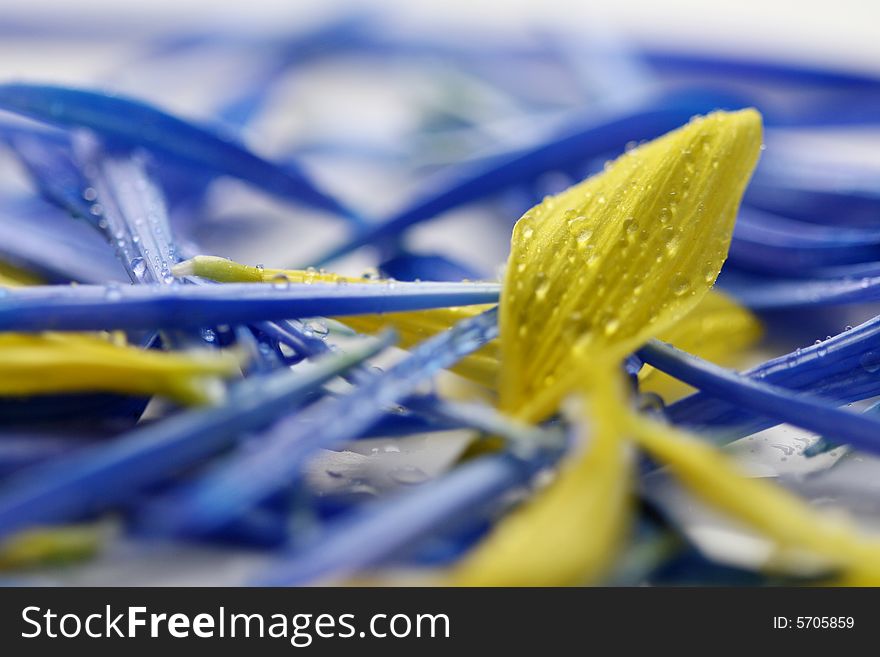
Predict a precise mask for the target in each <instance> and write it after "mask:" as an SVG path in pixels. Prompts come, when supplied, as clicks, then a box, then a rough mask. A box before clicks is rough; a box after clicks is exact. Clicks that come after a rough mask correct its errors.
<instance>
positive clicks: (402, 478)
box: [388, 465, 428, 486]
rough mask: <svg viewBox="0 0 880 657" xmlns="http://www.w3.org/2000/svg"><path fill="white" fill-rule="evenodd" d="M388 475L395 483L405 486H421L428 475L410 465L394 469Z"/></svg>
mask: <svg viewBox="0 0 880 657" xmlns="http://www.w3.org/2000/svg"><path fill="white" fill-rule="evenodd" d="M388 474H389V476H390V477H391V478H392V479H393V480H394V481H396V482H397V483H399V484H404V485H407V486H413V485H415V484H421V483H423V482H424V481H426V480H427V479H428V475H426V474H425V472H424V470H422V469H421V468H417V467H415V466H412V465H407V466H404V467H402V468H396V469H394V470H392V471H391V472H390V473H388Z"/></svg>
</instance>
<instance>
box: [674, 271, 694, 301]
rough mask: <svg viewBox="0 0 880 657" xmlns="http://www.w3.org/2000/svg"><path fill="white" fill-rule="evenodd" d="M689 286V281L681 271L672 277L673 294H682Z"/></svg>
mask: <svg viewBox="0 0 880 657" xmlns="http://www.w3.org/2000/svg"><path fill="white" fill-rule="evenodd" d="M690 287H691V285H690V282H689V281H688V279H687V277H686V276H685V275H684V274H682V273H681V272H679V273H678V274H676V275H675V276H673V277H672V293H673V294H674V295H675V296H677V297H680V296H682V295H683V294H685V293H686V292H687V291H688V290H689V289H690Z"/></svg>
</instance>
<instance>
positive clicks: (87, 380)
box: [0, 333, 239, 404]
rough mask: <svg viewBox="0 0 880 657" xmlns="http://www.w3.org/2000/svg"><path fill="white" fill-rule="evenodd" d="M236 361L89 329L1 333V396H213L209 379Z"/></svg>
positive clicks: (190, 399) (231, 370)
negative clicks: (145, 345)
mask: <svg viewBox="0 0 880 657" xmlns="http://www.w3.org/2000/svg"><path fill="white" fill-rule="evenodd" d="M238 367H239V361H238V359H237V358H236V357H235V356H234V355H232V354H228V353H219V354H218V353H213V352H211V353H204V354H200V353H195V352H190V353H174V352H162V351H149V350H143V349H138V348H136V347H129V346H124V345H119V344H116V343H114V342H111V341H109V340H108V339H107V338H106V337H104V336H100V335H91V334H66V333H65V334H61V333H39V334H23V333H0V396H3V395H12V396H28V395H37V394H49V393H63V392H118V393H124V394H132V395H143V396H151V395H154V394H158V395H162V396H165V397H168V398H170V399H174V400H175V401H178V402H181V403H186V404H194V403H206V402H209V401H214V393H215V387H214V386H212V385H211V382H212V380H216V379H217V378H218V377H229V376H232V375H234V374H236V373H237V372H238Z"/></svg>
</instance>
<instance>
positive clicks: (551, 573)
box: [449, 373, 632, 586]
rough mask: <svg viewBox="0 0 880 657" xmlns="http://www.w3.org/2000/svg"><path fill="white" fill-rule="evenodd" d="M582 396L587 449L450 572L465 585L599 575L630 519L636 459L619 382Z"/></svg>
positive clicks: (583, 579)
mask: <svg viewBox="0 0 880 657" xmlns="http://www.w3.org/2000/svg"><path fill="white" fill-rule="evenodd" d="M608 378H609V379H610V381H609V380H608V379H604V380H603V381H602V385H598V386H596V387H595V388H594V389H593V390H592V392H591V393H590V394H588V395H585V396H584V397H583V399H582V401H583V405H582V407H581V409H580V412H581V417H580V418H579V421H580V426H581V427H582V428H583V430H584V432H585V434H586V435H583V436H581V439H582V441H583V442H584V443H585V446H584V452H583V454H582V455H580V456H577V457H574V458H571V459H569V460H568V461H567V462H566V463H565V464H563V466H562V468H561V469H560V471H559V473H558V474H557V476H556V479H555V480H554V481H553V482H552V483H551V484H550V485H549V486H548V488H547V489H546V490H543V491H541V492H540V493H539V494H538V495H537V496H536V497H535V498H534V499H533V500H531V501H529V502H527V503H525V504H524V505H523V506H522V507H520V508H519V509H517V510H515V511H514V512H513V513H511V514H510V515H509V516H507V517H506V518H504V519H503V520H502V521H501V522H499V523H498V524H497V525H496V526H495V528H494V529H493V530H492V532H491V533H490V535H489V537H488V538H486V539H485V540H484V541H482V542H481V543H480V544H479V545H478V546H477V547H476V548H475V549H474V550H473V551H472V552H471V553H470V554H468V555H467V556H466V557H465V558H464V559H463V560H462V561H461V562H460V563H459V564H458V565H457V566H456V567H455V568H454V569H453V571H452V572H451V573H450V576H449V583H451V584H455V585H461V586H569V585H576V584H592V583H596V582H598V581H601V578H602V576H603V575H604V574H605V573H606V572H607V570H608V567H609V566H610V564H611V563H612V561H613V559H614V557H615V555H616V552H617V548H618V546H619V545H620V542H621V539H622V537H623V535H624V532H625V530H626V528H627V526H628V524H629V517H630V512H631V509H630V502H631V483H632V460H631V458H630V456H631V455H630V454H629V452H628V450H627V449H626V445H625V441H624V439H623V435H624V431H625V426H624V425H623V423H622V417H623V416H622V414H621V411H620V408H619V405H620V403H621V402H620V396H621V395H622V391H621V390H620V389H619V385H615V384H619V383H620V382H619V381H615V378H619V377H614V376H612V375H611V373H609V377H608Z"/></svg>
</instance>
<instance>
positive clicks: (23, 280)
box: [0, 261, 40, 287]
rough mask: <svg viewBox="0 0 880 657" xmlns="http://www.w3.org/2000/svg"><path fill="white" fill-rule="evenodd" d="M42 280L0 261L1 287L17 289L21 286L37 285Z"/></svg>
mask: <svg viewBox="0 0 880 657" xmlns="http://www.w3.org/2000/svg"><path fill="white" fill-rule="evenodd" d="M39 283H40V279H39V278H38V277H37V276H34V275H33V274H31V273H30V272H27V271H25V270H24V269H20V268H19V267H15V266H13V265H10V264H8V263H6V262H2V261H0V287H4V286H5V287H16V286H19V285H37V284H39Z"/></svg>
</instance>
